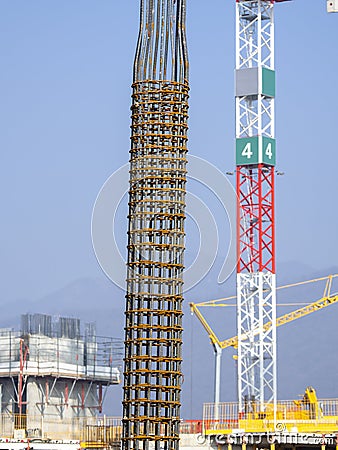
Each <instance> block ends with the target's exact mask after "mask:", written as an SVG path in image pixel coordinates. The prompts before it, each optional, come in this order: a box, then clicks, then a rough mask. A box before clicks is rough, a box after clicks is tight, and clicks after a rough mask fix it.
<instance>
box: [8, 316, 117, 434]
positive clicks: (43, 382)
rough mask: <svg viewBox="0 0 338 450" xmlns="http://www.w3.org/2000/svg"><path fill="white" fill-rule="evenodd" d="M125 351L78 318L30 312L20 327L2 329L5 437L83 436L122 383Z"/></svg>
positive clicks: (93, 326) (115, 341)
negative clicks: (54, 317)
mask: <svg viewBox="0 0 338 450" xmlns="http://www.w3.org/2000/svg"><path fill="white" fill-rule="evenodd" d="M121 351H122V345H121V341H120V340H118V339H113V338H102V337H98V336H97V335H96V329H95V325H94V324H86V325H85V333H84V334H81V333H80V320H79V319H76V318H65V317H60V318H58V319H57V320H54V321H53V320H52V317H51V316H49V315H44V314H34V315H31V314H26V315H23V316H22V320H21V330H20V331H13V330H11V329H0V399H1V400H0V408H1V410H0V414H1V436H2V437H4V436H6V437H21V438H25V437H27V438H48V439H80V435H81V433H82V431H83V430H84V429H85V428H86V427H87V426H88V425H92V424H94V423H96V418H97V416H98V413H99V412H101V411H102V405H103V401H104V398H105V395H106V392H107V389H108V387H109V386H111V385H115V384H119V383H120V368H119V365H120V363H121V356H122V355H121Z"/></svg>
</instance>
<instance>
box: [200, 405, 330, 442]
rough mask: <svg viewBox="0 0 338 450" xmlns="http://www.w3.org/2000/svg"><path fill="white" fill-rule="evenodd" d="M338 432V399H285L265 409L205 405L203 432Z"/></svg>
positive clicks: (256, 406) (246, 406) (247, 406)
mask: <svg viewBox="0 0 338 450" xmlns="http://www.w3.org/2000/svg"><path fill="white" fill-rule="evenodd" d="M236 431H244V432H323V433H329V432H336V431H338V399H332V400H331V399H330V400H327V399H324V400H318V402H316V403H310V402H304V401H302V400H286V401H281V402H278V403H277V406H276V410H274V408H273V405H272V404H264V405H263V406H261V405H259V404H257V403H255V402H248V403H247V404H246V405H244V408H243V410H242V411H239V407H238V403H235V402H232V403H218V404H215V403H206V404H204V408H203V432H204V433H205V434H214V433H219V432H224V433H231V432H236Z"/></svg>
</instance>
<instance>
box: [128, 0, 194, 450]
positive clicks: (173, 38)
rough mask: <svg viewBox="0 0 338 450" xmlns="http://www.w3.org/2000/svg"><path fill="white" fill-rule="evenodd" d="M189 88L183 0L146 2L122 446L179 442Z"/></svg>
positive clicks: (137, 97)
mask: <svg viewBox="0 0 338 450" xmlns="http://www.w3.org/2000/svg"><path fill="white" fill-rule="evenodd" d="M188 91H189V86H188V58H187V50H186V38H185V0H142V1H141V13H140V32H139V38H138V43H137V48H136V55H135V64H134V83H133V96H132V125H131V151H130V154H131V158H130V190H129V216H128V218H129V231H128V273H127V295H126V326H125V365H124V398H123V432H122V445H123V448H124V449H125V450H134V449H135V450H138V449H141V450H148V449H149V448H154V449H155V450H159V449H160V448H161V449H163V450H177V449H178V444H179V428H180V406H181V402H180V394H181V382H182V373H181V362H182V354H181V347H182V316H183V313H182V301H183V295H182V294H183V269H184V266H183V254H184V236H185V234H184V221H185V193H186V189H185V186H186V163H187V159H186V156H187V128H188V126H187V122H188Z"/></svg>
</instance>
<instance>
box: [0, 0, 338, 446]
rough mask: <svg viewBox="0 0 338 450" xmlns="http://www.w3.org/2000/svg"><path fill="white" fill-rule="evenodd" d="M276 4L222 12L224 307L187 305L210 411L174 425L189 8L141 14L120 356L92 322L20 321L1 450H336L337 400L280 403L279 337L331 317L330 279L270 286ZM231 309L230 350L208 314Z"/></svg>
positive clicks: (331, 7) (10, 344)
mask: <svg viewBox="0 0 338 450" xmlns="http://www.w3.org/2000/svg"><path fill="white" fill-rule="evenodd" d="M288 1H290V0H236V1H235V0H232V3H233V14H234V20H235V36H234V40H235V49H236V55H235V67H234V69H235V101H234V104H235V108H234V109H235V110H234V112H233V113H234V116H235V125H236V126H235V133H234V134H235V135H234V138H235V161H234V164H235V166H236V167H235V170H234V174H235V187H236V195H237V218H236V251H237V265H236V286H232V289H233V291H234V292H235V295H234V296H231V297H227V298H221V299H216V300H208V301H205V299H202V298H201V299H198V300H197V301H196V302H194V303H190V309H191V312H192V314H193V316H194V319H193V320H195V322H196V329H198V330H199V331H200V332H201V333H204V334H205V338H206V339H208V340H210V343H211V348H212V350H213V352H214V357H215V366H214V370H213V369H211V370H210V372H211V373H212V374H213V376H212V378H213V379H212V383H213V386H214V396H213V398H210V402H209V403H205V404H204V405H202V404H201V405H200V411H201V416H200V417H199V418H197V419H194V420H192V419H190V420H182V417H181V403H182V399H181V392H182V384H183V382H184V374H183V372H182V344H183V326H184V321H183V306H182V305H183V299H184V292H185V291H184V270H185V265H184V251H185V247H186V244H185V242H186V240H185V236H186V230H185V221H186V194H187V191H186V182H187V174H188V173H189V164H188V161H189V156H188V118H189V95H190V94H189V58H188V43H187V38H186V16H187V3H189V2H188V0H140V11H139V30H138V32H139V33H138V40H137V43H136V53H135V59H134V67H133V84H132V104H131V148H130V160H129V164H130V166H129V177H130V178H129V197H128V208H129V212H128V230H125V232H126V234H127V236H128V246H127V252H128V258H127V262H126V266H127V269H126V292H125V298H126V302H125V327H124V342H122V340H120V339H116V338H112V337H101V336H98V335H97V333H96V328H95V325H94V324H93V323H87V324H85V325H84V327H83V326H82V324H81V322H80V320H79V319H77V318H68V317H57V318H55V317H52V316H51V315H48V314H24V315H22V316H21V327H20V330H13V329H10V328H2V329H0V399H1V400H0V416H1V417H0V450H1V449H3V450H5V449H6V450H24V449H25V450H29V449H33V448H34V449H36V450H40V449H41V450H44V449H46V450H57V449H60V450H68V449H69V450H70V449H76V450H78V449H80V448H84V449H107V450H108V449H113V448H116V449H118V448H121V449H122V450H178V449H179V447H181V448H182V449H186V450H192V449H194V448H206V449H209V450H211V449H212V450H220V448H225V446H226V448H227V450H232V449H233V450H239V449H240V450H258V449H267V450H268V449H270V450H277V449H278V450H280V449H287V450H296V449H297V450H304V449H305V448H316V449H319V448H320V450H325V449H326V448H327V449H328V450H331V449H335V450H337V449H338V398H337V399H336V398H332V399H320V398H317V392H316V386H310V385H309V386H304V390H303V392H299V394H300V395H299V397H298V398H295V399H291V400H283V399H280V398H278V396H277V379H278V367H277V350H276V348H277V334H276V329H277V327H280V326H283V327H284V325H285V326H287V324H288V323H290V322H293V321H295V320H301V319H302V318H303V317H305V316H308V315H310V314H313V313H316V312H317V311H320V310H323V309H324V308H328V307H330V306H331V305H335V304H336V303H337V302H338V289H337V281H338V274H324V276H322V277H319V278H316V279H311V280H307V281H300V282H299V283H293V284H289V285H287V286H277V283H276V245H275V240H276V231H275V224H276V219H275V199H276V196H275V176H276V172H277V171H276V137H275V70H276V68H275V48H274V43H275V15H274V12H275V8H283V7H284V6H285V5H283V3H285V2H288ZM292 3H293V2H292V1H290V5H289V7H290V8H292ZM322 3H323V8H324V9H325V8H326V10H327V13H328V14H330V13H335V12H338V1H337V0H336V1H334V0H332V1H329V0H328V1H327V2H326V4H325V1H324V0H323V1H322ZM336 17H337V19H338V15H337V16H336ZM276 33H278V23H277V24H276ZM230 76H231V74H230V75H229V77H230ZM314 283H319V284H320V286H323V292H322V295H321V297H319V298H310V299H308V303H307V304H306V305H303V306H301V307H298V308H296V309H294V310H292V311H290V312H288V313H286V314H283V315H280V316H278V317H277V306H278V301H277V299H278V292H279V290H282V289H288V288H292V287H295V286H304V285H306V286H307V285H312V284H314ZM229 300H231V301H232V302H234V303H235V304H236V317H237V319H236V320H237V324H236V329H237V335H236V336H233V337H229V338H228V339H225V340H222V339H221V338H219V336H218V333H217V332H216V331H215V330H214V328H213V326H212V325H211V324H210V322H209V320H208V319H207V315H206V311H207V309H208V308H218V307H222V306H227V302H228V301H229ZM97 304H98V308H99V299H98V300H97ZM333 307H334V306H333ZM227 348H232V349H233V351H234V356H233V359H234V364H236V370H237V374H236V383H237V393H236V398H237V401H236V402H223V401H221V385H222V373H221V361H222V353H223V351H224V350H225V349H227ZM325 357H327V355H323V358H325ZM290 382H291V383H292V379H291V380H290ZM121 384H122V385H123V401H122V405H121V416H120V417H109V416H107V415H106V414H105V409H104V403H105V400H106V399H107V398H108V397H109V395H110V393H111V390H112V389H115V386H118V385H121Z"/></svg>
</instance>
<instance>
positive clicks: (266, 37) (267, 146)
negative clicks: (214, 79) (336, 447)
mask: <svg viewBox="0 0 338 450" xmlns="http://www.w3.org/2000/svg"><path fill="white" fill-rule="evenodd" d="M235 73H236V93H235V95H236V174H237V176H236V185H237V196H238V206H237V254H238V264H237V331H238V400H239V408H240V410H244V409H245V410H247V411H248V410H250V408H251V407H252V408H256V410H257V408H260V409H261V410H263V409H264V407H265V406H264V405H265V404H266V403H270V404H276V395H277V378H276V275H275V220H274V166H275V160H276V157H275V148H276V145H275V100H274V96H275V71H274V1H272V0H255V1H253V0H251V1H243V0H237V1H236V72H235ZM268 322H269V323H270V324H271V326H270V327H264V325H265V324H266V323H268ZM243 336H245V337H246V338H245V339H243ZM250 405H251V406H250Z"/></svg>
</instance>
